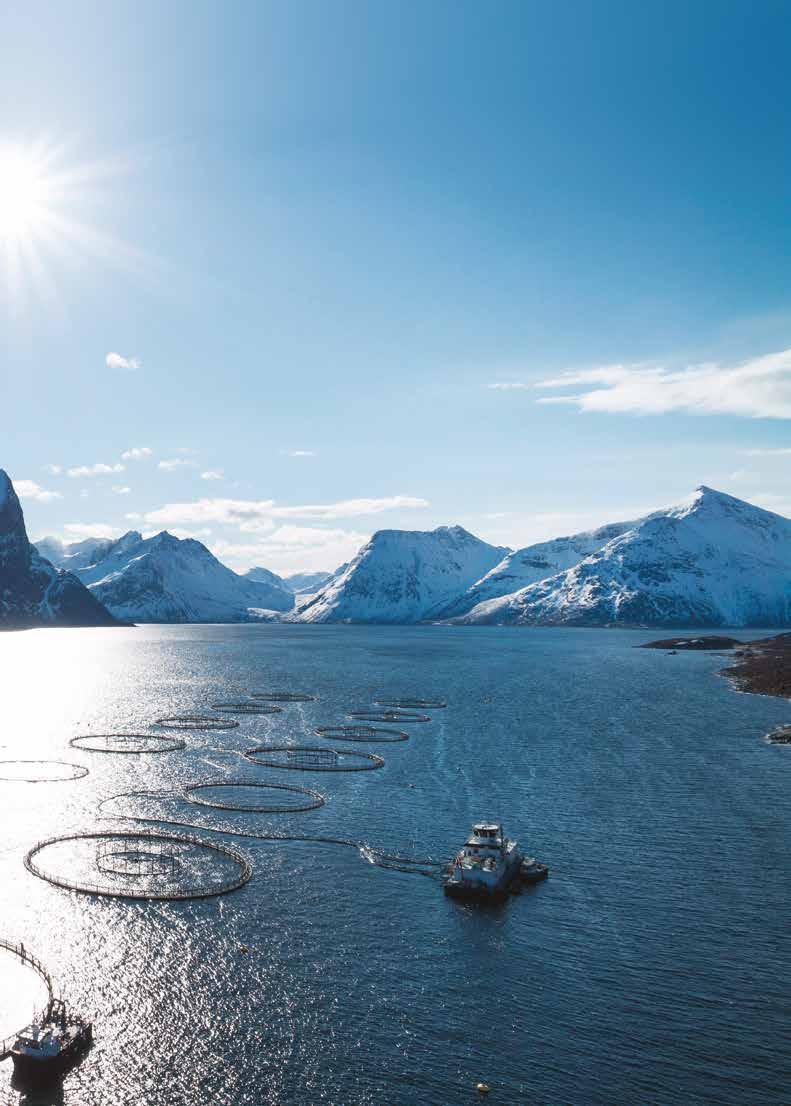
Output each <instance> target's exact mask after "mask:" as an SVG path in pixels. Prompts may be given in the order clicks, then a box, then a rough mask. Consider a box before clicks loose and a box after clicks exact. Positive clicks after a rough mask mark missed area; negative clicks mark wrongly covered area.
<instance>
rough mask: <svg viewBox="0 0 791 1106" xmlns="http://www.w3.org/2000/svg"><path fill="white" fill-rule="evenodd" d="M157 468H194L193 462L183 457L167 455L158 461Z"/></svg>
mask: <svg viewBox="0 0 791 1106" xmlns="http://www.w3.org/2000/svg"><path fill="white" fill-rule="evenodd" d="M157 468H160V469H162V470H163V472H174V471H175V470H176V469H194V468H195V462H194V461H188V460H187V459H186V458H185V457H169V458H168V459H166V460H164V461H159V462H158V463H157Z"/></svg>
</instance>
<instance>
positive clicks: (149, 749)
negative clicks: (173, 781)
mask: <svg viewBox="0 0 791 1106" xmlns="http://www.w3.org/2000/svg"><path fill="white" fill-rule="evenodd" d="M69 744H70V745H72V746H73V747H74V748H75V749H85V750H86V751H87V752H89V753H171V752H176V751H177V750H179V749H186V747H187V746H186V743H185V742H184V741H182V740H181V738H180V737H167V736H166V735H165V734H154V733H92V734H84V735H83V736H81V737H73V738H72V739H71V741H70V742H69Z"/></svg>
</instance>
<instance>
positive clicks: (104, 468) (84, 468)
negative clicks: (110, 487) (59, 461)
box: [67, 461, 126, 476]
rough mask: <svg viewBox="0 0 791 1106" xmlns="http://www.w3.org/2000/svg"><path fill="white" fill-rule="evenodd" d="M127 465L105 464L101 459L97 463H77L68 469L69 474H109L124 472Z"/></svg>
mask: <svg viewBox="0 0 791 1106" xmlns="http://www.w3.org/2000/svg"><path fill="white" fill-rule="evenodd" d="M125 467H126V466H125V465H121V464H115V465H104V464H102V462H101V461H99V462H97V463H96V464H95V465H77V466H75V467H74V468H71V469H67V474H68V475H69V476H108V475H110V474H112V473H114V472H123V471H124V469H125Z"/></svg>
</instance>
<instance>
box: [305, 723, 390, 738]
mask: <svg viewBox="0 0 791 1106" xmlns="http://www.w3.org/2000/svg"><path fill="white" fill-rule="evenodd" d="M313 732H314V733H315V734H316V736H317V737H328V738H330V739H333V738H334V739H335V740H336V741H408V740H409V734H408V733H405V732H404V730H383V729H381V728H379V727H377V726H354V725H352V726H317V728H316V729H315V730H314V731H313Z"/></svg>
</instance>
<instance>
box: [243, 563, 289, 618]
mask: <svg viewBox="0 0 791 1106" xmlns="http://www.w3.org/2000/svg"><path fill="white" fill-rule="evenodd" d="M243 578H244V579H245V580H252V581H253V583H256V584H266V585H267V586H268V587H270V588H271V589H272V591H273V593H274V594H275V595H276V596H279V598H280V605H279V606H278V607H277V608H275V607H272V609H273V610H275V609H277V610H279V611H290V610H291V608H292V607H293V606H294V589H293V588H292V587H290V586H289V584H288V583H287V581H286V580H284V579H283V577H282V576H278V574H277V573H276V572H270V571H269V569H268V568H248V570H247V572H245V573H244V574H243ZM270 606H272V604H270Z"/></svg>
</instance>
